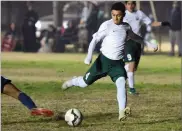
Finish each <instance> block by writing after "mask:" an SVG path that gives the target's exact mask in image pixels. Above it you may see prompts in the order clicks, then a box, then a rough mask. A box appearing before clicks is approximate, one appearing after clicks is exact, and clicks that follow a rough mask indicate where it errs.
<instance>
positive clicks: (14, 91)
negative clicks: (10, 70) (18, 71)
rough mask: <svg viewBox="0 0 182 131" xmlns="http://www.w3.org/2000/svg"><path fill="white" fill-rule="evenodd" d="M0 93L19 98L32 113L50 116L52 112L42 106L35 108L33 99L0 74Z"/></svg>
mask: <svg viewBox="0 0 182 131" xmlns="http://www.w3.org/2000/svg"><path fill="white" fill-rule="evenodd" d="M1 93H3V94H6V95H8V96H11V97H13V98H15V99H17V100H19V101H20V102H21V103H22V104H23V105H24V106H26V107H27V108H28V109H29V110H30V111H31V114H32V115H45V116H51V115H53V112H52V111H50V110H47V109H43V108H37V106H36V104H35V103H34V102H33V100H32V99H31V98H30V97H29V96H28V95H27V94H25V93H24V92H22V91H20V90H19V89H18V88H17V87H16V86H15V85H14V84H12V83H11V80H9V79H6V78H4V77H3V76H1Z"/></svg>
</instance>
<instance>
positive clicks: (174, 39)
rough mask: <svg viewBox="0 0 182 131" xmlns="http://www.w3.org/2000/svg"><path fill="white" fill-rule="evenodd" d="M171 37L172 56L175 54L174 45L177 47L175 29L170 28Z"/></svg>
mask: <svg viewBox="0 0 182 131" xmlns="http://www.w3.org/2000/svg"><path fill="white" fill-rule="evenodd" d="M169 38H170V43H171V52H170V54H169V55H170V56H174V54H175V53H174V47H175V41H176V38H175V31H172V30H170V31H169Z"/></svg>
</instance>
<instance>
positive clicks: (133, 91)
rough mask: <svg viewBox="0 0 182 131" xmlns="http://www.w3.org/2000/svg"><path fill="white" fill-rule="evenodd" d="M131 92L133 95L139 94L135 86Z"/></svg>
mask: <svg viewBox="0 0 182 131" xmlns="http://www.w3.org/2000/svg"><path fill="white" fill-rule="evenodd" d="M129 93H130V94H132V95H139V93H138V92H136V90H135V88H130V89H129Z"/></svg>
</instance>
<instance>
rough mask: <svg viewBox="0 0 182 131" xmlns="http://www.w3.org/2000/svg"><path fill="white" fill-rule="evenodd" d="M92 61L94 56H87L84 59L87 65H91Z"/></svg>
mask: <svg viewBox="0 0 182 131" xmlns="http://www.w3.org/2000/svg"><path fill="white" fill-rule="evenodd" d="M91 62H92V58H88V57H86V58H85V60H84V63H85V64H86V65H90V63H91Z"/></svg>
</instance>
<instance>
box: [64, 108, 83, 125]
mask: <svg viewBox="0 0 182 131" xmlns="http://www.w3.org/2000/svg"><path fill="white" fill-rule="evenodd" d="M64 119H65V121H66V122H67V124H68V125H69V126H78V125H80V124H81V122H82V119H83V116H82V113H81V112H80V111H79V110H78V109H75V108H73V109H69V110H68V111H67V112H66V113H65V116H64Z"/></svg>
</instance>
